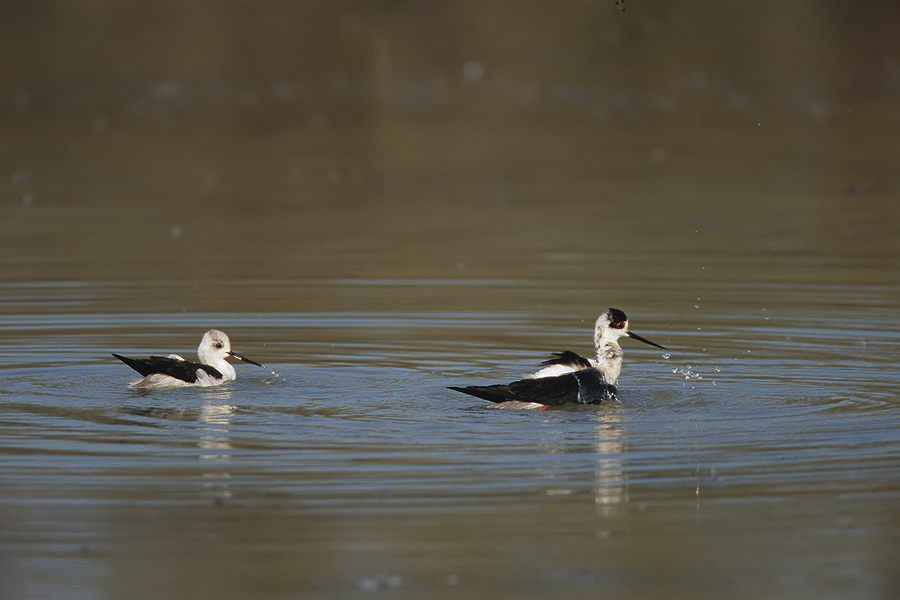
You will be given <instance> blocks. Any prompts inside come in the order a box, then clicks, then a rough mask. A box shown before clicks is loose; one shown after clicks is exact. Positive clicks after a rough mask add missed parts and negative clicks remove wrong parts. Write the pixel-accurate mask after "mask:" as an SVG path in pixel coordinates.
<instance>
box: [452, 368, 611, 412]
mask: <svg viewBox="0 0 900 600" xmlns="http://www.w3.org/2000/svg"><path fill="white" fill-rule="evenodd" d="M450 389H451V390H455V391H457V392H462V393H464V394H469V395H471V396H476V397H478V398H482V399H484V400H490V401H491V402H506V401H508V400H516V401H518V402H537V403H539V404H547V405H551V406H554V405H559V404H570V403H572V404H576V403H577V404H592V403H598V402H602V401H603V400H611V399H614V398H615V397H616V386H614V385H609V384H608V383H605V382H604V381H603V378H602V376H601V375H600V374H599V373H597V371H595V370H594V369H583V370H581V371H576V372H574V373H566V374H565V375H559V376H558V377H539V378H536V379H520V380H519V381H513V382H512V383H508V384H505V385H503V384H501V385H488V386H477V385H470V386H467V387H451V388H450Z"/></svg>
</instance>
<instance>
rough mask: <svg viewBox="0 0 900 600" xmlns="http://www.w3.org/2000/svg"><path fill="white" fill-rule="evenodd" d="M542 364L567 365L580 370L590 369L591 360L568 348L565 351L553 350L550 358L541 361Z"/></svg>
mask: <svg viewBox="0 0 900 600" xmlns="http://www.w3.org/2000/svg"><path fill="white" fill-rule="evenodd" d="M541 364H542V365H545V366H549V365H565V366H567V367H572V368H574V369H575V370H576V371H580V370H581V369H590V368H591V361H589V360H588V359H586V358H585V357H583V356H579V355H578V354H575V353H574V352H572V351H570V350H566V351H565V352H553V353H552V354H551V355H550V358H548V359H547V360H545V361H544V362H542V363H541Z"/></svg>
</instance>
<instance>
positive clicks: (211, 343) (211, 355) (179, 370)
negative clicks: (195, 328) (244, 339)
mask: <svg viewBox="0 0 900 600" xmlns="http://www.w3.org/2000/svg"><path fill="white" fill-rule="evenodd" d="M113 356H115V357H116V358H118V359H119V360H121V361H122V362H123V363H125V364H126V365H128V366H129V367H131V368H132V369H134V370H135V371H137V372H138V373H140V374H141V375H143V376H144V378H143V379H141V380H140V381H135V382H134V383H132V384H131V385H129V386H128V387H130V388H132V389H136V390H143V391H146V390H158V389H166V388H172V387H185V386H197V387H207V386H211V385H219V384H220V383H224V382H226V381H234V380H235V379H237V373H236V372H235V370H234V367H233V366H231V364H229V363H228V361H226V360H225V359H226V358H227V357H229V356H232V357H234V358H237V359H238V360H242V361H244V362H246V363H250V364H251V365H256V366H257V367H263V365H261V364H259V363H258V362H255V361H252V360H250V359H249V358H246V357H244V356H241V355H240V354H238V353H237V352H233V351H232V350H231V340H229V339H228V336H227V335H225V334H224V333H222V332H221V331H219V330H217V329H210V330H209V331H207V332H206V333H205V334H203V340H201V342H200V347H199V348H197V356H198V357H199V358H200V362H199V363H195V362H191V361H189V360H185V359H184V358H182V357H181V356H178V355H177V354H170V355H169V356H151V357H150V358H140V359H139V358H127V357H125V356H121V355H119V354H115V353H113ZM263 368H264V369H265V368H266V367H263Z"/></svg>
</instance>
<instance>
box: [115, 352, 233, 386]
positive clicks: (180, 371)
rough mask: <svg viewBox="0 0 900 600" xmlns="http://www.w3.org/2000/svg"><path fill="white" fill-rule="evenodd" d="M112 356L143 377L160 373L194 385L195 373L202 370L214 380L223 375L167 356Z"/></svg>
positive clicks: (208, 367)
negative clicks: (139, 357)
mask: <svg viewBox="0 0 900 600" xmlns="http://www.w3.org/2000/svg"><path fill="white" fill-rule="evenodd" d="M113 356H115V357H116V358H118V359H119V360H121V361H122V362H123V363H125V364H126V365H128V366H129V367H131V368H132V369H134V370H135V371H137V372H138V373H140V374H141V375H143V376H144V377H146V376H147V375H153V374H154V373H160V374H162V375H168V376H169V377H174V378H175V379H180V380H181V381H184V382H187V383H194V382H195V381H197V371H198V370H201V369H202V370H203V371H205V372H207V373H208V374H209V375H211V376H212V377H214V378H216V379H222V378H223V375H222V374H221V373H219V371H218V369H214V368H213V367H211V366H209V365H204V364H200V363H194V362H190V361H187V360H178V359H177V358H169V357H168V356H151V357H150V358H145V359H136V358H128V357H127V356H121V355H119V354H115V353H113Z"/></svg>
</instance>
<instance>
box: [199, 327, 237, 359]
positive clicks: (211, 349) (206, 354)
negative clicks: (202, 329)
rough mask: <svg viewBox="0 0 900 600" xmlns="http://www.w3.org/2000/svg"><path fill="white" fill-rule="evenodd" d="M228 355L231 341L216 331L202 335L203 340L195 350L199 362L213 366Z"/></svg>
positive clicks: (212, 330)
mask: <svg viewBox="0 0 900 600" xmlns="http://www.w3.org/2000/svg"><path fill="white" fill-rule="evenodd" d="M230 354H231V340H229V339H228V336H227V335H225V334H224V333H223V332H221V331H219V330H218V329H210V330H209V331H207V332H206V333H204V334H203V339H202V340H200V347H199V348H197V356H199V357H200V362H202V363H204V364H207V365H214V364H216V363H217V362H219V361H221V360H224V359H225V357H226V356H229V355H230Z"/></svg>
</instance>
